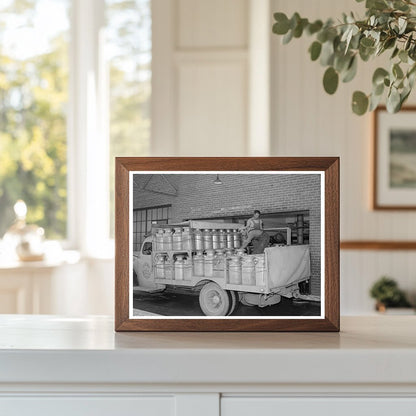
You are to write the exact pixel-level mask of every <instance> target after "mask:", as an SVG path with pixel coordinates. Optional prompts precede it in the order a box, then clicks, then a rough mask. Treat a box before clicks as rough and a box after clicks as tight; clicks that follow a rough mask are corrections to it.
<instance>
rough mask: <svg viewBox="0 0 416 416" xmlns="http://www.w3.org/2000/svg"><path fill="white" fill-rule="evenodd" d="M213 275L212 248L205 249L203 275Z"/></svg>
mask: <svg viewBox="0 0 416 416" xmlns="http://www.w3.org/2000/svg"><path fill="white" fill-rule="evenodd" d="M213 275H214V250H207V251H206V254H205V258H204V276H206V277H212V276H213Z"/></svg>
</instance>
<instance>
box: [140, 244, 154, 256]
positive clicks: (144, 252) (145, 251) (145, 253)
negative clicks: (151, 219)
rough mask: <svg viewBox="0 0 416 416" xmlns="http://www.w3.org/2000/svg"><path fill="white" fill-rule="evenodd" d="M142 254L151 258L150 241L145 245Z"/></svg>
mask: <svg viewBox="0 0 416 416" xmlns="http://www.w3.org/2000/svg"><path fill="white" fill-rule="evenodd" d="M142 253H143V254H144V255H145V256H150V255H151V254H152V243H151V242H150V241H147V242H146V243H144V244H143V250H142Z"/></svg>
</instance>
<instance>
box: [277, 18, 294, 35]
mask: <svg viewBox="0 0 416 416" xmlns="http://www.w3.org/2000/svg"><path fill="white" fill-rule="evenodd" d="M273 16H274V20H276V23H275V24H274V25H273V33H276V34H277V35H285V34H286V33H287V32H288V31H289V29H290V26H289V19H288V18H287V16H286V15H285V14H284V13H275V14H274V15H273Z"/></svg>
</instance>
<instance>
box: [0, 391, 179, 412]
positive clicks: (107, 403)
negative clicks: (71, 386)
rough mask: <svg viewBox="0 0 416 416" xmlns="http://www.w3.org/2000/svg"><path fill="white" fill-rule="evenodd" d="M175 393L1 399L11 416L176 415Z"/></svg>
mask: <svg viewBox="0 0 416 416" xmlns="http://www.w3.org/2000/svg"><path fill="white" fill-rule="evenodd" d="M174 404H175V399H174V397H173V396H170V397H169V396H159V397H157V396H156V397H118V398H115V397H99V396H93V395H91V396H89V397H77V396H69V397H56V396H49V397H48V396H44V397H15V398H0V409H1V412H0V414H4V415H7V416H21V415H24V414H29V413H30V415H31V416H55V415H59V416H74V415H76V416H119V415H123V416H161V415H163V416H174V415H175V406H174Z"/></svg>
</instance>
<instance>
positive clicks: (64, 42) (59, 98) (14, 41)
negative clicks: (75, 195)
mask: <svg viewBox="0 0 416 416" xmlns="http://www.w3.org/2000/svg"><path fill="white" fill-rule="evenodd" d="M70 3H71V2H70V0H32V1H19V0H3V1H2V2H1V4H0V117H1V120H0V213H1V215H0V237H1V236H3V234H4V233H5V231H6V230H7V228H8V227H9V226H10V224H11V223H12V222H13V220H14V213H13V205H14V204H15V202H16V201H17V200H18V199H23V200H24V201H25V202H26V204H27V206H28V215H27V221H28V222H30V223H36V224H37V225H39V226H42V227H43V228H44V229H45V232H46V237H47V238H59V239H64V238H65V237H66V235H67V189H66V186H67V134H66V129H67V126H66V124H67V107H68V70H69V64H68V47H69V29H70V20H69V11H70ZM51 16H53V18H51Z"/></svg>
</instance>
